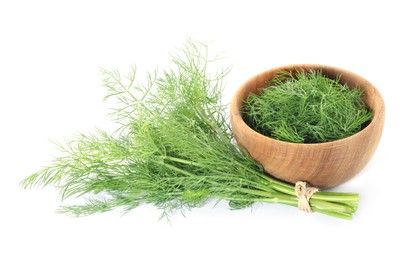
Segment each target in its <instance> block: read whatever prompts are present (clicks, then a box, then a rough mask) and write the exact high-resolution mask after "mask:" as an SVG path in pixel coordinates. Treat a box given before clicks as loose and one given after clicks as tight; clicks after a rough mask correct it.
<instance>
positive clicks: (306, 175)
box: [230, 64, 385, 188]
mask: <svg viewBox="0 0 409 260" xmlns="http://www.w3.org/2000/svg"><path fill="white" fill-rule="evenodd" d="M311 69H313V70H321V71H322V72H323V74H324V75H326V76H327V77H330V78H336V77H337V75H341V79H340V82H341V83H343V84H344V83H347V84H348V86H350V87H356V86H358V87H360V88H362V89H363V90H364V101H365V103H366V104H367V106H368V107H369V108H370V109H371V110H372V111H373V113H374V116H373V119H372V121H371V123H370V124H369V125H368V126H367V127H365V128H364V129H363V130H362V131H360V132H359V133H357V134H355V135H353V136H350V137H347V138H344V139H340V140H337V141H333V142H327V143H317V144H296V143H289V142H283V141H279V140H275V139H272V138H269V137H266V136H264V135H261V134H259V133H257V132H255V131H254V130H253V129H251V128H250V127H249V126H248V125H247V124H246V123H245V122H244V120H243V117H242V114H241V111H240V108H241V107H242V105H243V100H245V99H246V98H247V97H248V95H249V94H250V93H258V91H259V89H260V88H263V87H264V86H265V85H266V82H268V81H270V80H271V79H272V78H273V77H274V75H276V73H277V72H279V71H282V70H287V71H294V72H295V71H297V70H298V71H300V70H305V71H308V70H311ZM230 118H231V124H232V129H233V133H234V136H235V138H236V141H237V143H238V144H239V145H241V146H243V147H244V148H245V149H246V150H247V151H248V152H249V154H250V155H251V156H252V157H253V158H254V159H255V160H256V161H258V162H260V163H261V164H262V165H263V167H264V170H265V171H266V172H267V173H269V174H271V175H272V176H274V177H275V178H278V179H281V180H283V181H286V182H290V183H295V182H297V181H300V180H302V181H307V182H308V183H310V184H311V185H313V186H315V187H319V188H331V187H334V186H337V185H339V184H341V183H343V182H345V181H347V180H349V179H350V178H352V177H353V176H355V175H356V174H357V173H359V172H360V171H361V170H362V169H363V168H364V167H365V166H366V164H367V163H368V162H369V160H370V159H371V158H372V156H373V154H374V152H375V150H376V147H377V145H378V143H379V140H380V138H381V135H382V130H383V125H384V118H385V107H384V102H383V99H382V96H381V95H380V93H379V92H378V91H377V90H376V88H375V87H374V86H373V85H372V84H371V83H370V82H369V81H367V80H365V79H363V78H362V77H360V76H358V75H356V74H354V73H352V72H349V71H346V70H343V69H340V68H336V67H330V66H324V65H311V64H299V65H291V66H283V67H279V68H274V69H271V70H268V71H265V72H263V73H261V74H258V75H256V76H255V77H253V78H251V79H250V80H248V81H247V82H246V83H244V84H243V85H242V86H241V87H240V88H239V90H238V91H237V92H236V94H235V96H234V97H233V100H232V102H231V105H230Z"/></svg>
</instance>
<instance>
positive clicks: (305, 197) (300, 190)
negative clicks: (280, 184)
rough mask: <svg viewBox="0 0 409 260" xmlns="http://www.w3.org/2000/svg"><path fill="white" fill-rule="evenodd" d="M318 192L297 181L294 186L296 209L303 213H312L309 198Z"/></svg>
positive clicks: (303, 182)
mask: <svg viewBox="0 0 409 260" xmlns="http://www.w3.org/2000/svg"><path fill="white" fill-rule="evenodd" d="M318 191H319V189H318V188H315V187H310V186H309V185H308V184H307V183H306V182H305V181H297V183H296V184H295V193H296V195H297V198H298V208H299V209H300V210H303V211H305V212H312V209H311V206H310V198H311V196H312V195H313V194H314V193H316V192H318Z"/></svg>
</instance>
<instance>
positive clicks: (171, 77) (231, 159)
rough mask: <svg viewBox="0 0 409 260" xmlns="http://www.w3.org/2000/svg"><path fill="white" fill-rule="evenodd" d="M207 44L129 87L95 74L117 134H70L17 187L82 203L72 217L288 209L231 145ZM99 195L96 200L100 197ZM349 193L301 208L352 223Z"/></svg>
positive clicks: (285, 194)
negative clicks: (51, 190)
mask: <svg viewBox="0 0 409 260" xmlns="http://www.w3.org/2000/svg"><path fill="white" fill-rule="evenodd" d="M207 50H208V49H207V46H206V45H205V44H202V43H196V42H193V41H190V40H189V41H188V42H187V44H186V45H185V46H184V48H183V49H182V50H181V51H179V52H177V53H176V54H174V55H173V56H172V64H173V66H172V67H170V68H169V69H167V70H165V71H163V72H162V73H161V74H160V75H159V73H153V74H148V76H147V79H148V80H147V82H146V83H145V84H142V83H137V82H136V80H135V79H136V71H135V69H134V68H133V69H132V70H131V72H130V73H129V74H128V75H127V77H125V78H122V76H121V75H120V74H119V73H118V72H117V71H107V70H103V71H102V73H103V75H104V80H103V85H104V86H105V88H106V89H107V90H108V94H107V98H109V99H116V100H117V101H119V104H120V106H119V108H116V109H115V110H114V112H113V113H112V117H113V118H114V121H115V122H117V123H118V124H119V127H118V128H119V130H118V131H116V132H115V133H114V134H108V133H106V132H104V131H101V130H99V131H97V132H96V133H95V134H89V135H84V134H81V135H78V136H77V137H76V138H75V139H74V140H72V141H69V142H67V143H65V144H61V145H59V148H60V149H61V150H62V151H63V152H64V155H63V156H61V157H58V158H56V159H55V160H54V162H53V163H52V164H51V165H50V166H48V167H45V168H44V169H42V170H40V171H39V172H37V173H36V174H34V175H32V176H30V177H28V178H27V179H25V180H24V181H23V182H22V186H23V187H24V188H29V187H34V186H47V185H55V186H56V187H57V188H58V189H59V190H60V193H61V198H62V200H66V199H68V198H71V197H81V198H84V199H85V203H83V204H79V205H63V206H62V207H61V208H60V212H64V213H70V214H74V215H76V216H81V215H89V214H93V213H97V212H105V211H109V210H112V209H114V208H117V207H122V208H123V209H124V210H125V211H129V210H131V209H133V208H135V207H137V206H138V205H140V204H142V203H150V204H154V205H155V206H157V207H158V208H160V209H162V210H163V213H164V215H165V216H167V215H168V214H169V213H171V212H172V211H173V210H174V209H181V210H183V209H190V208H193V207H199V206H202V205H203V204H204V203H205V202H206V201H208V200H209V199H215V200H216V201H219V200H228V201H229V205H230V207H231V208H233V209H239V208H244V207H247V206H250V205H251V204H253V203H254V202H266V203H284V204H288V205H291V206H297V198H296V195H295V191H294V186H293V185H289V184H286V183H283V182H280V181H277V180H275V179H273V178H271V177H269V176H267V175H266V174H264V172H263V169H262V167H261V166H260V165H259V164H258V163H257V162H255V161H254V160H253V159H251V158H250V157H249V156H248V155H247V154H246V153H245V152H244V151H243V150H242V149H241V148H240V147H238V146H237V145H236V144H235V143H234V141H233V140H234V139H233V136H232V133H231V131H230V128H229V124H228V117H227V115H226V107H225V106H224V105H223V104H222V103H221V97H222V90H223V78H224V77H225V75H226V74H227V73H228V72H229V69H224V70H220V71H219V72H218V73H215V74H214V75H213V76H212V75H211V74H210V73H209V72H208V71H209V66H210V65H211V63H213V62H214V61H215V60H217V59H210V58H208V51H207ZM101 196H102V197H103V198H101ZM358 199H359V197H358V195H357V194H353V193H351V194H348V193H329V192H318V193H315V194H314V195H313V196H312V199H311V200H310V204H311V206H312V209H313V210H314V211H316V212H321V213H324V214H328V215H332V216H336V217H340V218H346V219H349V218H351V217H352V214H353V213H354V212H355V210H356V208H357V205H358Z"/></svg>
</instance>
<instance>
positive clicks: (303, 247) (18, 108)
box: [0, 0, 409, 259]
mask: <svg viewBox="0 0 409 260" xmlns="http://www.w3.org/2000/svg"><path fill="white" fill-rule="evenodd" d="M404 2H405V1H393V0H389V1H367V2H365V1H257V0H252V1H220V0H219V1H211V0H206V1H179V0H177V1H175V0H172V1H155V0H150V1H118V0H116V1H103V0H101V1H64V2H63V1H43V0H41V1H18V0H14V1H4V0H2V1H1V2H0V90H1V92H0V119H1V120H0V153H1V156H0V211H1V213H0V240H1V241H0V259H359V258H364V259H369V258H371V257H379V259H386V258H387V259H408V258H407V257H408V254H409V253H408V251H407V246H408V238H407V234H408V233H409V224H408V219H409V214H408V213H407V212H408V210H407V209H408V195H407V194H408V192H407V189H408V184H407V183H408V181H409V171H408V167H407V160H408V159H407V151H405V150H404V149H405V148H406V147H407V146H408V145H409V142H408V137H407V136H408V127H407V119H408V117H407V114H408V102H407V95H408V94H409V91H408V87H409V86H408V81H406V80H405V77H406V76H408V65H407V64H408V62H407V61H408V60H409V51H408V46H409V41H408V38H407V36H408V27H409V26H408V25H409V18H408V17H409V16H408V11H409V10H408V8H407V7H406V6H407V5H404ZM186 37H192V38H193V39H196V40H201V41H205V42H208V43H211V48H212V50H214V51H215V52H225V56H226V57H228V59H227V60H226V63H228V64H232V65H233V71H232V72H231V73H230V74H229V76H228V77H227V79H226V80H227V89H226V93H225V96H226V100H228V99H230V97H231V95H232V94H233V93H234V91H235V90H236V89H237V88H238V87H239V85H240V84H241V83H243V82H244V81H245V80H247V79H248V78H250V77H251V76H253V75H254V74H256V73H258V72H261V71H263V70H266V69H269V68H272V67H275V66H281V65H288V64H293V63H321V64H326V65H332V66H338V67H342V68H345V69H348V70H351V71H353V72H355V73H357V74H359V75H361V76H363V77H364V78H366V79H368V80H369V81H371V82H372V83H373V84H374V85H375V86H376V87H377V88H378V89H379V91H380V92H381V93H382V95H383V97H384V99H385V103H386V109H387V114H386V122H385V129H384V134H383V137H382V140H381V143H380V144H379V146H378V150H377V151H376V153H375V155H374V157H373V159H372V160H371V161H370V163H369V164H368V166H367V167H366V168H365V169H364V170H363V172H362V173H361V174H360V175H358V176H357V177H356V178H354V179H352V180H351V181H349V182H347V183H345V184H343V185H341V186H339V187H337V188H336V190H339V191H351V192H358V193H359V194H360V195H361V202H360V207H359V210H358V212H357V213H356V215H355V216H354V219H353V220H352V221H344V220H338V219H334V218H330V217H327V216H323V215H319V214H307V213H303V212H300V211H298V210H297V209H295V208H292V207H287V206H282V205H266V204H263V205H261V204H260V205H256V206H254V207H253V209H246V210H240V211H230V210H228V208H227V205H226V203H221V204H218V205H217V206H215V207H214V206H213V204H209V205H206V206H205V207H203V208H200V209H194V210H192V211H190V212H186V217H184V216H182V215H181V214H179V213H177V214H175V215H174V216H173V218H172V219H171V220H172V223H171V224H169V223H168V222H167V221H166V220H162V221H158V220H159V216H160V213H161V212H160V211H158V210H156V209H155V208H154V207H152V206H146V205H145V206H142V207H140V208H138V209H136V210H134V211H133V212H131V213H129V214H127V215H124V216H121V212H120V211H113V212H109V213H105V214H99V215H94V216H90V217H84V218H73V217H67V216H64V215H59V214H56V213H55V211H54V210H55V209H56V208H57V207H58V205H59V203H60V201H59V197H58V192H57V191H55V190H54V189H53V188H45V189H42V190H41V189H34V190H27V191H25V190H22V189H21V188H20V187H19V182H20V181H21V180H22V179H23V178H25V177H27V176H28V175H29V174H31V173H34V172H35V171H37V170H39V169H40V168H41V166H43V165H47V164H48V163H49V162H50V161H51V158H52V156H53V155H54V154H55V148H54V145H53V144H52V143H51V142H50V140H60V141H61V140H63V139H65V138H66V139H70V137H71V136H72V135H73V134H75V133H77V132H92V131H93V130H94V128H95V127H100V128H103V129H108V130H109V129H111V128H112V127H114V126H113V124H112V123H111V122H110V121H109V119H108V118H107V117H106V114H107V113H108V104H106V103H103V102H102V98H103V96H104V90H103V89H102V88H101V87H100V80H101V78H100V74H99V68H100V67H103V68H108V69H112V68H117V69H119V70H121V71H123V72H126V71H127V69H128V68H129V67H130V66H131V65H133V64H135V65H136V66H137V67H138V69H139V71H140V74H139V76H140V79H141V80H143V79H144V71H146V70H153V69H154V68H155V67H159V68H160V67H166V66H167V64H168V60H169V55H168V53H169V52H171V51H173V50H175V48H177V47H180V46H181V45H182V44H183V43H184V40H185V38H186ZM405 101H406V102H405Z"/></svg>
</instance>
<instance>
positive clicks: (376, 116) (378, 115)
mask: <svg viewBox="0 0 409 260" xmlns="http://www.w3.org/2000/svg"><path fill="white" fill-rule="evenodd" d="M304 67H306V68H310V69H313V70H318V69H324V68H325V69H331V70H334V71H337V72H340V73H337V74H341V77H342V75H343V74H348V75H350V76H353V77H354V78H357V79H359V80H360V81H364V82H365V83H366V85H368V86H369V87H370V88H372V90H373V92H374V94H376V96H377V97H378V100H379V104H380V105H379V108H378V109H377V110H373V108H372V107H370V109H371V110H372V112H373V117H372V119H371V122H370V123H369V124H368V125H367V126H365V128H363V129H362V130H360V131H359V132H357V133H355V134H353V135H351V136H348V137H344V138H340V139H337V140H333V141H328V142H322V143H293V142H288V141H282V140H277V139H274V138H271V137H268V136H266V135H263V134H260V133H259V132H257V131H255V130H254V129H252V128H251V127H250V126H249V125H248V124H247V123H246V122H245V121H244V119H243V114H242V112H241V111H240V108H241V106H239V97H240V96H241V95H240V94H241V93H242V90H243V89H246V87H248V86H250V85H249V84H248V83H249V82H252V81H254V80H256V79H257V78H258V77H259V76H260V75H264V74H271V73H273V72H275V71H280V70H288V71H293V70H294V69H297V68H300V69H302V68H304ZM324 75H325V73H324ZM241 102H243V100H241ZM366 105H367V104H366ZM230 112H231V113H232V115H231V116H230V117H231V119H230V120H232V117H233V114H234V115H235V117H236V118H237V119H239V120H237V121H236V123H239V124H240V126H238V127H244V129H245V130H246V131H250V132H251V133H252V134H255V135H256V136H258V138H262V139H264V141H267V142H276V143H279V144H282V145H284V144H285V145H288V146H292V147H298V148H300V147H320V148H325V147H328V148H329V147H334V146H340V145H344V144H345V143H348V142H349V141H351V139H355V138H359V137H360V136H363V135H367V134H369V133H368V132H369V131H372V129H373V128H374V127H375V126H376V125H377V124H379V123H382V122H383V120H384V117H385V103H384V100H383V97H382V95H381V93H380V92H379V91H378V89H377V88H376V87H375V86H374V85H373V84H372V83H371V82H369V81H368V80H366V79H365V78H363V77H361V76H360V75H358V74H356V73H353V72H351V71H349V70H346V69H343V68H339V67H334V66H328V65H323V64H308V63H300V64H291V65H284V66H279V67H274V68H271V69H268V70H265V71H263V72H261V73H258V74H256V75H254V76H252V77H251V78H249V79H248V80H246V81H245V82H244V83H243V84H242V85H241V86H240V87H239V88H238V89H237V90H236V92H235V94H234V95H233V99H232V101H231V103H230ZM233 134H234V129H233Z"/></svg>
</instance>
